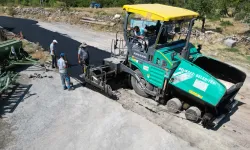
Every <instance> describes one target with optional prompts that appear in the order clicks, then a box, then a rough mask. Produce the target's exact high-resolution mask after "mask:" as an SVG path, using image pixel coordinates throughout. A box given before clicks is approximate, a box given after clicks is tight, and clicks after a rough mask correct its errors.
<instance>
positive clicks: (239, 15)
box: [234, 12, 247, 21]
mask: <svg viewBox="0 0 250 150" xmlns="http://www.w3.org/2000/svg"><path fill="white" fill-rule="evenodd" d="M246 16H247V13H246V12H239V13H237V14H235V16H234V19H235V20H237V21H239V20H244V19H245V17H246Z"/></svg>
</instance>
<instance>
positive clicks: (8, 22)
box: [0, 16, 110, 80]
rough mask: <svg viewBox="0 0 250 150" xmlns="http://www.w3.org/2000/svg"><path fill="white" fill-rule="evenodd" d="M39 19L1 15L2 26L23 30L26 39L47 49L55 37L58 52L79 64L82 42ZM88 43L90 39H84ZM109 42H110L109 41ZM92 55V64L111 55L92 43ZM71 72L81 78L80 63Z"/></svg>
mask: <svg viewBox="0 0 250 150" xmlns="http://www.w3.org/2000/svg"><path fill="white" fill-rule="evenodd" d="M37 23H38V22H37V21H34V20H29V19H21V18H13V17H5V16H1V17H0V26H2V27H3V28H5V29H7V30H11V32H13V33H16V34H17V33H19V32H21V31H22V33H23V35H24V37H25V39H27V40H29V41H31V42H34V43H37V42H38V43H39V44H40V45H41V46H42V47H43V48H44V49H45V50H47V51H48V50H49V45H50V43H51V42H52V40H53V39H56V40H57V41H58V44H57V46H56V54H57V55H59V54H60V53H61V52H64V53H65V54H66V55H67V59H68V61H69V63H71V64H77V50H78V47H79V45H80V44H81V43H80V42H78V41H76V40H73V39H71V38H69V37H68V36H65V35H63V34H61V33H58V32H53V31H50V30H47V29H44V28H41V27H40V26H39V25H37ZM84 42H86V43H88V41H84ZM107 44H109V43H107ZM88 51H89V55H90V64H93V65H99V64H101V63H102V60H103V59H104V58H107V57H109V56H110V53H109V52H106V51H103V50H101V49H98V48H97V47H95V46H92V45H90V46H89V47H88ZM69 74H70V76H71V77H73V78H77V79H79V80H80V78H79V75H80V74H81V68H80V66H79V65H76V66H74V67H71V68H70V69H69Z"/></svg>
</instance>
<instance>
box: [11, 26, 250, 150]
mask: <svg viewBox="0 0 250 150" xmlns="http://www.w3.org/2000/svg"><path fill="white" fill-rule="evenodd" d="M39 25H40V27H42V28H44V29H46V30H44V29H40V30H42V31H46V32H48V30H51V31H54V32H56V33H55V34H57V35H58V36H59V35H60V36H61V35H63V36H64V37H65V38H69V37H70V38H72V41H73V43H76V44H73V46H76V45H77V44H78V43H79V42H82V41H87V42H88V43H89V44H90V46H91V47H95V49H98V50H103V51H98V53H92V54H93V55H92V56H91V57H92V58H93V57H98V59H99V58H100V56H102V57H103V55H104V54H105V57H106V56H108V53H106V52H107V51H109V47H110V42H111V39H113V38H114V35H113V34H109V33H101V34H100V33H96V32H94V31H90V30H87V29H82V28H80V27H79V26H72V25H67V24H61V23H60V24H58V23H44V22H43V23H39ZM53 35H54V34H53ZM49 38H51V37H49ZM60 39H64V38H62V37H60ZM48 43H49V41H48ZM64 44H65V43H64ZM42 45H46V44H45V42H44V43H42ZM107 45H108V46H107ZM70 46H72V44H70V45H69V46H68V47H67V48H70ZM61 48H62V49H67V48H65V47H61ZM71 51H72V50H71ZM68 52H70V51H69V50H68ZM95 52H97V51H95ZM74 55H75V54H74ZM74 55H73V54H72V57H73V56H74ZM98 59H96V62H97V60H98ZM75 69H76V68H74V70H75ZM241 69H242V70H243V71H245V72H246V73H247V74H248V77H247V80H246V82H245V85H244V87H243V88H242V89H241V91H240V95H238V96H237V100H239V101H240V102H241V105H239V106H238V110H237V111H236V112H235V113H234V114H233V115H232V116H231V117H230V118H228V119H227V120H225V123H224V124H223V126H221V127H220V128H219V129H217V130H207V129H204V128H202V127H201V126H200V125H197V124H194V123H191V122H189V121H186V120H185V119H183V118H181V117H175V116H172V115H169V114H168V113H166V112H163V111H160V109H159V107H157V106H156V104H155V103H154V102H153V101H152V100H150V99H144V98H141V97H139V96H137V95H136V94H135V93H134V92H133V91H131V90H126V89H120V90H119V91H120V92H121V97H120V100H119V101H118V102H115V101H112V100H110V99H108V98H106V97H104V96H102V95H101V94H99V93H98V92H94V91H91V90H89V89H86V88H83V87H79V88H77V89H76V91H73V92H72V95H71V94H68V93H67V92H66V93H65V92H64V91H61V90H60V85H59V84H58V82H59V81H58V79H55V82H52V83H51V81H49V80H47V79H46V80H47V81H46V82H45V83H46V84H44V83H43V82H44V81H42V80H41V81H39V80H38V81H33V82H32V84H33V87H32V88H33V89H31V92H37V96H34V97H30V98H28V99H29V100H25V102H24V103H22V104H21V105H20V106H18V109H17V110H16V111H15V113H13V114H10V115H9V116H8V117H7V118H9V121H8V122H7V123H6V124H10V125H9V126H11V129H16V131H14V137H16V138H15V140H16V141H17V144H15V145H14V149H15V146H16V147H18V146H19V145H21V147H25V148H28V149H35V148H38V149H39V146H41V145H49V143H50V141H55V143H54V144H53V145H52V146H51V145H49V146H48V147H46V148H51V149H53V148H54V149H60V148H63V149H79V148H80V149H84V148H85V149H102V148H103V149H108V148H110V147H111V149H121V148H124V149H179V148H180V149H188V148H198V149H207V150H210V149H218V150H219V149H249V148H250V144H249V143H250V127H249V125H250V119H249V114H250V109H249V108H250V106H249V105H250V98H249V92H248V91H249V89H250V84H249V83H250V82H249V81H250V78H249V75H250V73H249V71H248V70H245V69H244V68H241ZM55 76H56V75H55ZM57 81H58V82H57ZM51 84H52V89H51ZM41 85H42V86H41ZM54 89H56V90H54ZM32 90H33V91H32ZM51 91H54V92H51ZM48 93H53V94H48ZM54 93H56V94H54ZM90 97H91V98H90ZM79 99H80V100H79ZM121 106H123V108H122V107H121ZM124 108H125V110H124ZM126 110H127V111H126ZM131 111H132V112H134V113H132V112H131ZM137 114H138V115H137ZM142 117H143V118H142ZM146 119H147V120H149V121H150V122H149V121H147V120H146ZM31 124H32V126H30V125H31ZM12 126H14V127H12ZM111 129H114V130H111ZM78 132H79V133H78ZM65 135H66V136H65ZM89 135H91V136H89ZM71 137H75V138H71ZM9 139H11V138H9ZM15 140H14V141H15ZM82 141H84V142H82ZM122 141H123V142H122ZM22 142H23V143H24V144H22ZM138 142H139V143H138ZM66 143H67V144H66ZM82 143H84V144H82ZM85 143H86V144H85ZM131 143H132V144H131ZM25 144H28V145H25ZM126 146H129V147H126ZM18 148H20V147H18Z"/></svg>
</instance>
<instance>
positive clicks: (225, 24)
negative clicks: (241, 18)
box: [220, 20, 233, 27]
mask: <svg viewBox="0 0 250 150" xmlns="http://www.w3.org/2000/svg"><path fill="white" fill-rule="evenodd" d="M220 25H221V26H223V27H227V26H233V23H232V22H230V21H224V20H221V21H220Z"/></svg>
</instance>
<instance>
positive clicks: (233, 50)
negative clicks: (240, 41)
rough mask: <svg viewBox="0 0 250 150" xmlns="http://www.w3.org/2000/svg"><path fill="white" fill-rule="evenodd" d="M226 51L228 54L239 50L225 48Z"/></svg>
mask: <svg viewBox="0 0 250 150" xmlns="http://www.w3.org/2000/svg"><path fill="white" fill-rule="evenodd" d="M225 50H226V51H229V52H239V50H238V49H237V48H234V47H233V48H225Z"/></svg>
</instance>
